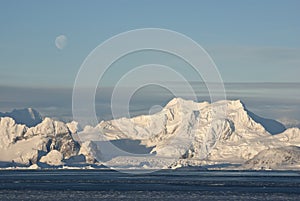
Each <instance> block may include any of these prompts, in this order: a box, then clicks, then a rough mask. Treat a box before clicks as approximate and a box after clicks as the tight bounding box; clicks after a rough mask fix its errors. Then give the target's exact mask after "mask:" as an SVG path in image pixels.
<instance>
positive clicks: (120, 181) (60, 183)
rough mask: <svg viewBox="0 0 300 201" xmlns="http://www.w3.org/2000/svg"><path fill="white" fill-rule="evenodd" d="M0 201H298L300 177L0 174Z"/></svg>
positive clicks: (82, 172) (197, 173)
mask: <svg viewBox="0 0 300 201" xmlns="http://www.w3.org/2000/svg"><path fill="white" fill-rule="evenodd" d="M132 173H137V172H132ZM0 200H1V201H4V200H64V201H67V200H72V201H74V200H76V201H79V200H173V201H174V200H300V172H295V171H268V172H266V171H263V172H255V171H253V172H249V171H195V170H184V171H158V172H153V173H150V174H143V172H138V174H128V173H121V172H117V171H111V170H7V171H6V170H3V171H0Z"/></svg>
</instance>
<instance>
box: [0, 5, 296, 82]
mask: <svg viewBox="0 0 300 201" xmlns="http://www.w3.org/2000/svg"><path fill="white" fill-rule="evenodd" d="M299 8H300V1H297V0H281V1H279V0H251V1H250V0H244V1H240V0H235V1H234V0H227V1H218V0H210V1H208V0H207V1H174V0H168V1H158V0H157V1H145V0H136V1H135V0H130V1H129V0H128V1H121V0H120V1H100V0H97V1H91V0H89V1H71V0H70V1H32V0H28V1H18V0H0V25H1V29H0V30H1V31H0V36H1V37H0V71H1V73H0V85H6V86H31V87H36V86H38V87H41V86H44V87H71V86H72V85H73V83H74V79H75V76H76V74H77V71H78V69H79V67H80V65H81V63H82V62H83V60H84V59H85V57H86V56H87V55H88V54H89V52H90V51H91V50H93V49H94V48H95V47H96V46H97V45H99V44H100V43H101V42H103V41H105V40H106V39H108V38H110V37H112V36H114V35H116V34H118V33H121V32H124V31H128V30H131V29H137V28H146V27H157V28H166V29H171V30H174V31H177V32H180V33H183V34H185V35H187V36H189V37H191V38H192V39H194V40H195V41H196V42H198V43H199V44H200V45H202V46H203V47H204V48H205V49H206V50H207V51H208V52H209V53H210V55H211V57H212V58H213V59H214V61H215V62H216V64H217V66H218V68H219V70H220V72H221V75H222V77H223V80H224V81H225V82H298V81H299V74H300V38H299V36H300V12H299ZM60 34H64V35H66V36H67V38H68V44H67V46H66V48H64V49H62V50H59V49H57V48H56V47H55V44H54V40H55V38H56V37H57V36H58V35H60ZM112 76H113V75H112Z"/></svg>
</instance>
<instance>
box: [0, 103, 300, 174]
mask: <svg viewBox="0 0 300 201" xmlns="http://www.w3.org/2000/svg"><path fill="white" fill-rule="evenodd" d="M0 116H2V117H1V118H0V153H1V155H0V167H6V168H11V167H19V168H21V167H22V168H44V167H47V168H57V167H64V168H86V167H90V166H92V167H103V166H107V167H112V168H122V169H126V168H131V169H132V168H138V169H160V168H173V169H175V168H180V167H201V168H204V169H205V168H206V169H289V170H290V169H299V168H300V152H299V149H300V148H299V146H300V130H299V129H298V128H289V129H285V127H284V126H283V125H282V124H281V123H280V122H277V121H275V120H271V119H265V118H262V117H259V116H257V115H255V114H254V113H252V112H250V111H248V110H247V109H246V108H245V106H244V104H243V103H242V102H241V101H239V100H235V101H229V100H224V101H218V102H215V103H208V102H201V103H197V102H193V101H189V100H183V99H181V98H175V99H173V100H171V101H170V102H169V103H168V104H167V105H166V106H165V107H164V108H163V109H162V110H161V111H159V112H157V113H155V114H153V115H142V116H137V117H134V118H120V119H114V120H110V121H102V122H100V123H99V124H98V125H97V126H95V127H92V126H86V127H85V128H84V129H83V130H79V129H78V126H77V125H78V124H77V123H76V122H70V123H64V122H60V121H56V120H53V119H51V118H44V119H43V118H42V117H41V115H40V114H39V113H38V112H37V111H35V110H34V109H31V108H28V109H23V110H13V111H12V112H11V113H1V114H0Z"/></svg>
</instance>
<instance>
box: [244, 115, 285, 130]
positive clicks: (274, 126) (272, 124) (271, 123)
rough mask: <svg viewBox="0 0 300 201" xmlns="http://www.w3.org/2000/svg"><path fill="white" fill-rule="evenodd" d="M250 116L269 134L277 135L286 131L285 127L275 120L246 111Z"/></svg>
mask: <svg viewBox="0 0 300 201" xmlns="http://www.w3.org/2000/svg"><path fill="white" fill-rule="evenodd" d="M246 111H247V113H248V115H249V116H250V117H251V118H252V119H253V120H254V121H255V122H257V123H259V124H261V125H262V126H263V127H264V128H265V129H266V130H267V131H268V132H269V133H271V134H272V135H276V134H279V133H282V132H283V131H285V129H286V128H285V126H284V125H283V124H282V123H280V122H278V121H276V120H273V119H266V118H263V117H260V116H257V115H256V114H254V113H253V112H250V111H249V110H246Z"/></svg>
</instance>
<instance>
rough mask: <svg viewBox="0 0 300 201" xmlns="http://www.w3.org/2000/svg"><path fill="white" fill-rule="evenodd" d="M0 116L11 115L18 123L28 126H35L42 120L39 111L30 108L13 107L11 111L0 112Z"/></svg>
mask: <svg viewBox="0 0 300 201" xmlns="http://www.w3.org/2000/svg"><path fill="white" fill-rule="evenodd" d="M0 117H11V118H13V119H14V120H15V122H16V123H18V124H25V125H26V126H28V127H32V126H36V125H37V124H39V123H41V122H42V120H43V119H42V116H41V115H40V113H39V112H38V111H36V110H34V109H32V108H25V109H14V110H13V111H11V112H5V113H1V112H0Z"/></svg>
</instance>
